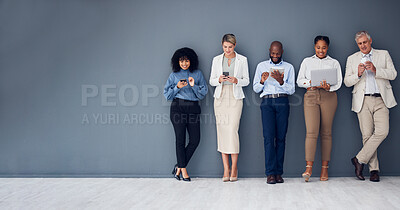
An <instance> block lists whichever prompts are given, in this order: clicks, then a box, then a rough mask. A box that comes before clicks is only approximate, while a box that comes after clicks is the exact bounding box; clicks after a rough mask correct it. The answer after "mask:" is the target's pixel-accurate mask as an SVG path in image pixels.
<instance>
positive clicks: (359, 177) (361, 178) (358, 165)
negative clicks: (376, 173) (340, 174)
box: [351, 157, 365, 180]
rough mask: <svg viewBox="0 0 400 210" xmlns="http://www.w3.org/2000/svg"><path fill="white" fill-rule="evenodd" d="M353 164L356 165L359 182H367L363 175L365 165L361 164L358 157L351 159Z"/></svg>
mask: <svg viewBox="0 0 400 210" xmlns="http://www.w3.org/2000/svg"><path fill="white" fill-rule="evenodd" d="M351 163H352V164H353V165H354V167H355V172H356V177H357V178H358V179H359V180H365V178H364V176H363V174H362V171H363V169H364V164H362V163H359V162H358V160H357V158H356V157H353V158H352V159H351Z"/></svg>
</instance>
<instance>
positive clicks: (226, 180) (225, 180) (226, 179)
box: [222, 169, 231, 182]
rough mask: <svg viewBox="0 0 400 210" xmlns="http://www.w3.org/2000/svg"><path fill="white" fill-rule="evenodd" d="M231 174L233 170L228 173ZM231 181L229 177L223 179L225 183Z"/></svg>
mask: <svg viewBox="0 0 400 210" xmlns="http://www.w3.org/2000/svg"><path fill="white" fill-rule="evenodd" d="M228 173H229V174H231V170H230V169H229V172H228ZM229 180H230V177H229V176H223V177H222V181H223V182H229Z"/></svg>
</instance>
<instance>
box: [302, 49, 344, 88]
mask: <svg viewBox="0 0 400 210" xmlns="http://www.w3.org/2000/svg"><path fill="white" fill-rule="evenodd" d="M316 69H336V70H337V78H338V81H337V83H336V85H332V86H331V88H330V89H329V91H330V92H333V91H336V90H338V89H339V88H340V86H342V81H343V78H342V69H341V68H340V63H339V61H337V60H336V59H334V58H331V57H329V56H328V55H327V56H326V57H325V58H323V59H320V58H318V57H317V56H316V55H313V56H311V57H307V58H304V60H303V62H302V63H301V65H300V70H299V74H298V76H297V85H298V86H299V87H302V88H309V87H311V84H310V81H311V70H316Z"/></svg>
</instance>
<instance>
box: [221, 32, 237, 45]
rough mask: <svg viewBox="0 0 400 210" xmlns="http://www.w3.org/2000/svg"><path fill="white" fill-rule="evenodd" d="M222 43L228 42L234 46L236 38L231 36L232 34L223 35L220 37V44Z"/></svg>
mask: <svg viewBox="0 0 400 210" xmlns="http://www.w3.org/2000/svg"><path fill="white" fill-rule="evenodd" d="M224 42H229V43H231V44H233V45H236V37H235V35H233V34H225V35H224V36H223V37H222V44H223V43H224Z"/></svg>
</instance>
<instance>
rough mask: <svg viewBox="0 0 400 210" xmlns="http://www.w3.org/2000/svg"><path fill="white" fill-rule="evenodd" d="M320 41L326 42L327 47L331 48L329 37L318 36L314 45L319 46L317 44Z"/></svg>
mask: <svg viewBox="0 0 400 210" xmlns="http://www.w3.org/2000/svg"><path fill="white" fill-rule="evenodd" d="M319 40H322V41H325V43H326V45H328V46H329V37H327V36H322V35H319V36H316V37H315V39H314V44H317V42H318V41H319Z"/></svg>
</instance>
